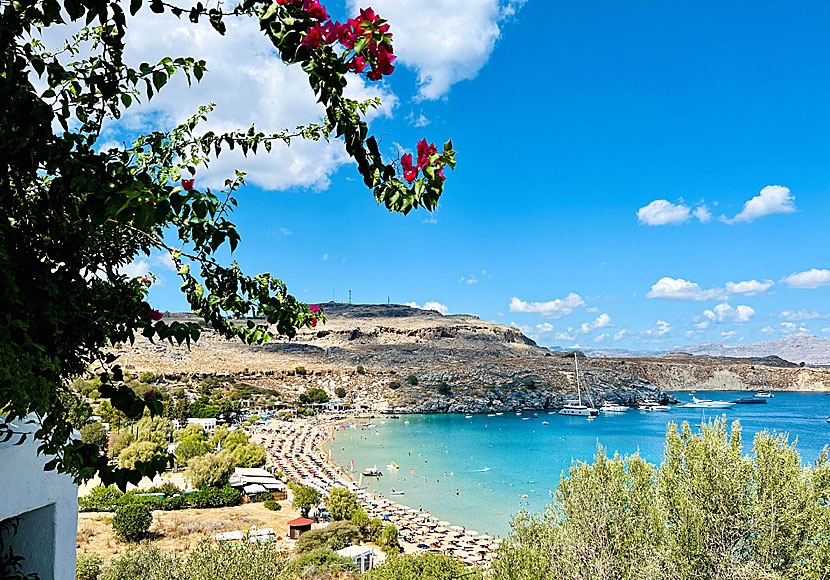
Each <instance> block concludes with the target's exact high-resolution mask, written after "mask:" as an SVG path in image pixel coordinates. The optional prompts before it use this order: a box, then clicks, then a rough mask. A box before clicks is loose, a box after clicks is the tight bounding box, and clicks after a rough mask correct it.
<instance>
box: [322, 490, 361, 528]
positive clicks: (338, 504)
mask: <svg viewBox="0 0 830 580" xmlns="http://www.w3.org/2000/svg"><path fill="white" fill-rule="evenodd" d="M326 507H328V510H329V513H330V514H331V517H332V519H333V520H335V521H337V520H348V519H351V517H352V513H354V511H355V510H356V509H357V508H358V503H357V494H356V493H352V492H350V491H349V490H347V489H345V488H343V487H334V488H332V490H331V491H330V492H329V497H328V499H327V500H326Z"/></svg>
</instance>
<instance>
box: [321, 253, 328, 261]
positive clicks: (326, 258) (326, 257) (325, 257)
mask: <svg viewBox="0 0 830 580" xmlns="http://www.w3.org/2000/svg"><path fill="white" fill-rule="evenodd" d="M329 257H330V256H329V254H328V252H326V253H325V254H323V256H322V257H321V258H320V259H321V260H323V261H325V260H328V259H329Z"/></svg>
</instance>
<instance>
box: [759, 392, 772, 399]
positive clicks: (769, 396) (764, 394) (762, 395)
mask: <svg viewBox="0 0 830 580" xmlns="http://www.w3.org/2000/svg"><path fill="white" fill-rule="evenodd" d="M755 396H756V397H759V398H761V399H772V398H773V397H774V396H775V395H773V394H772V393H770V392H768V391H758V392H757V393H755Z"/></svg>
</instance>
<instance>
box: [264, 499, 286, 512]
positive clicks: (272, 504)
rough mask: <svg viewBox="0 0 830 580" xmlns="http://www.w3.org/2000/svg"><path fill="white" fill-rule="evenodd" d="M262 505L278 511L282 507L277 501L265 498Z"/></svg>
mask: <svg viewBox="0 0 830 580" xmlns="http://www.w3.org/2000/svg"><path fill="white" fill-rule="evenodd" d="M262 505H263V506H265V508H266V509H269V510H271V511H275V512H278V511H280V510H281V509H282V506H281V505H280V503H279V502H278V501H274V500H273V499H266V500H265V501H264V502H263V503H262Z"/></svg>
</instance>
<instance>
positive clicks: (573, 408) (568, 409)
mask: <svg viewBox="0 0 830 580" xmlns="http://www.w3.org/2000/svg"><path fill="white" fill-rule="evenodd" d="M574 365H575V367H576V392H577V396H578V397H579V399H578V400H576V401H568V402H566V403H565V406H564V407H562V408H561V409H559V414H560V415H571V416H575V417H596V416H597V415H599V411H597V410H596V409H594V407H593V405H592V406H590V407H588V406H587V405H583V404H582V387H581V386H580V384H579V359H578V357H577V355H576V353H574Z"/></svg>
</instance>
